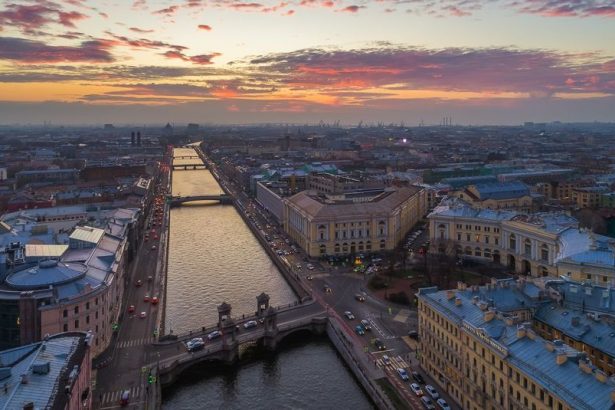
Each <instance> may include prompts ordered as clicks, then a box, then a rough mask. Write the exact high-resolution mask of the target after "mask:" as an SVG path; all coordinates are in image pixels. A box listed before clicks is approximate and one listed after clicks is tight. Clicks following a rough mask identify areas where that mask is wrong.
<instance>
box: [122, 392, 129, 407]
mask: <svg viewBox="0 0 615 410" xmlns="http://www.w3.org/2000/svg"><path fill="white" fill-rule="evenodd" d="M129 401H130V390H124V391H123V392H122V394H121V395H120V406H122V407H126V406H128V402H129Z"/></svg>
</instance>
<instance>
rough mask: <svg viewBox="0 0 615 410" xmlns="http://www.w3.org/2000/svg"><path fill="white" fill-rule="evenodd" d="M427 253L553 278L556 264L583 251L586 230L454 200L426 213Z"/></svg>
mask: <svg viewBox="0 0 615 410" xmlns="http://www.w3.org/2000/svg"><path fill="white" fill-rule="evenodd" d="M428 218H429V234H430V240H431V249H430V252H434V253H435V252H449V250H450V249H453V253H454V254H457V255H458V256H460V257H463V258H473V259H477V260H483V261H493V262H495V263H498V264H501V265H505V266H508V267H509V268H510V269H511V270H513V271H515V272H517V273H522V274H525V275H531V276H555V275H557V274H558V268H557V262H558V261H559V260H562V259H565V258H567V257H568V256H570V255H572V254H574V253H577V252H581V251H583V250H586V249H589V247H590V245H591V243H592V238H591V237H590V232H589V231H583V230H580V229H579V228H578V221H577V220H576V219H574V218H572V217H570V216H568V215H566V214H563V213H534V214H524V213H518V212H516V211H507V210H489V209H478V208H473V207H471V206H469V205H468V204H467V203H466V202H464V201H460V200H458V199H456V198H449V199H448V200H446V201H443V202H442V203H441V205H440V206H438V207H436V209H434V211H433V212H432V213H431V214H429V216H428Z"/></svg>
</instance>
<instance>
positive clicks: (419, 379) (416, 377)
mask: <svg viewBox="0 0 615 410" xmlns="http://www.w3.org/2000/svg"><path fill="white" fill-rule="evenodd" d="M412 378H413V379H414V380H415V381H416V382H417V383H419V384H425V379H423V376H421V375H420V374H419V373H418V372H412Z"/></svg>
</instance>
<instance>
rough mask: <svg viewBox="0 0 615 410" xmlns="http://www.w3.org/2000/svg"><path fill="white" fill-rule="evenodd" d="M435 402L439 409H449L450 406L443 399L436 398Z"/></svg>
mask: <svg viewBox="0 0 615 410" xmlns="http://www.w3.org/2000/svg"><path fill="white" fill-rule="evenodd" d="M436 403H437V404H438V407H440V409H442V410H451V406H449V405H448V403H447V402H446V400H444V399H438V400H436Z"/></svg>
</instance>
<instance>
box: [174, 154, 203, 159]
mask: <svg viewBox="0 0 615 410" xmlns="http://www.w3.org/2000/svg"><path fill="white" fill-rule="evenodd" d="M173 159H200V158H199V156H198V155H197V154H193V155H177V156H174V157H173Z"/></svg>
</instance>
